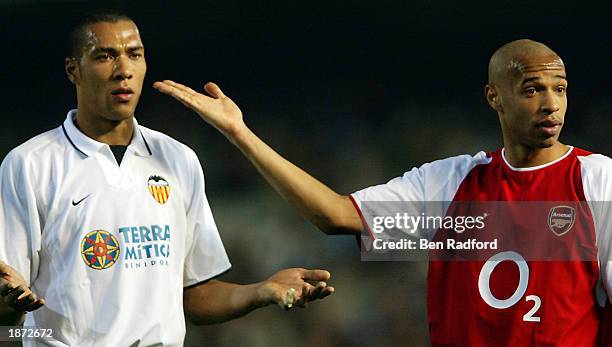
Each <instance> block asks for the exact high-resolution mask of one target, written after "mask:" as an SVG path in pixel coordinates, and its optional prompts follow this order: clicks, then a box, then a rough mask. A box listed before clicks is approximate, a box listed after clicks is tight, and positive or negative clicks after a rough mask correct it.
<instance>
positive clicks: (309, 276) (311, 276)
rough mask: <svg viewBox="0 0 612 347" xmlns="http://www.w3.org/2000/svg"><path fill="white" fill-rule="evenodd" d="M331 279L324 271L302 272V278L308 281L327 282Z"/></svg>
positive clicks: (327, 272)
mask: <svg viewBox="0 0 612 347" xmlns="http://www.w3.org/2000/svg"><path fill="white" fill-rule="evenodd" d="M330 277H331V274H330V273H329V271H326V270H306V269H304V270H303V272H302V278H303V279H305V280H309V281H327V280H328V279H329V278H330Z"/></svg>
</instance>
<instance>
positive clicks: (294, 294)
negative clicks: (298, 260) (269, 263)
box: [259, 268, 335, 309]
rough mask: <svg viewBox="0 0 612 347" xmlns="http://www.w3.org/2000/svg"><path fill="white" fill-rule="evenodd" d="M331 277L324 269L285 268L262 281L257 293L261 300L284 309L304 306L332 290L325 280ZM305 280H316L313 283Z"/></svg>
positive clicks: (330, 292)
mask: <svg viewBox="0 0 612 347" xmlns="http://www.w3.org/2000/svg"><path fill="white" fill-rule="evenodd" d="M330 277H331V275H330V273H329V272H327V271H325V270H307V269H301V268H295V269H285V270H282V271H279V272H277V273H275V274H274V275H272V277H270V278H268V279H267V280H266V281H264V282H263V283H262V285H261V287H260V290H259V293H260V297H261V299H262V301H263V302H265V303H266V304H268V303H276V304H278V305H280V306H281V307H283V308H285V309H290V308H291V307H293V306H298V307H306V305H307V303H308V302H310V301H313V300H317V299H323V298H324V297H326V296H328V295H330V294H332V293H333V292H334V290H335V289H334V287H331V286H328V285H327V283H326V281H327V280H329V278H330ZM307 281H313V282H317V283H316V284H315V285H312V284H310V283H309V282H307Z"/></svg>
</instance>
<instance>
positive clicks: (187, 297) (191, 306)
mask: <svg viewBox="0 0 612 347" xmlns="http://www.w3.org/2000/svg"><path fill="white" fill-rule="evenodd" d="M329 277H330V274H329V272H327V271H325V270H306V269H299V268H296V269H285V270H282V271H279V272H277V273H275V274H274V275H273V276H272V277H270V278H268V279H267V280H265V281H264V282H260V283H254V284H247V285H239V284H234V283H228V282H222V281H217V280H211V281H209V282H206V283H204V284H201V285H198V286H195V287H192V288H188V289H185V290H184V291H183V307H184V309H185V314H186V315H187V317H189V318H190V319H191V320H192V321H193V322H194V323H196V324H215V323H221V322H225V321H228V320H230V319H234V318H238V317H241V316H244V315H245V314H247V313H249V312H251V311H253V310H254V309H257V308H260V307H264V306H267V305H269V304H278V305H280V306H282V307H283V308H285V309H290V308H291V307H293V306H298V307H306V304H307V303H308V302H310V301H313V300H317V299H322V298H324V297H326V296H328V295H330V294H331V293H333V292H334V288H333V287H331V286H328V285H327V282H326V281H327V280H328V279H329ZM308 281H314V282H317V283H316V285H312V284H310V283H309V282H308Z"/></svg>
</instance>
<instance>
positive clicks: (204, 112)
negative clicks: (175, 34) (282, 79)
mask: <svg viewBox="0 0 612 347" xmlns="http://www.w3.org/2000/svg"><path fill="white" fill-rule="evenodd" d="M153 88H155V89H157V90H158V91H160V92H161V93H164V94H167V95H170V96H172V97H173V98H175V99H176V100H178V101H180V102H181V103H182V104H183V105H185V106H187V107H189V108H191V109H192V110H194V111H195V112H196V113H197V114H199V115H200V117H201V118H202V119H204V120H205V121H206V122H208V123H209V124H210V125H212V126H214V127H215V128H217V130H219V131H220V132H221V133H222V134H223V135H225V137H227V138H228V139H229V140H230V141H232V142H233V141H234V139H235V138H236V137H237V136H238V135H239V134H240V132H242V131H243V130H244V129H245V128H246V126H245V124H244V121H243V119H242V111H240V108H238V106H237V105H236V104H235V103H234V102H233V101H232V99H230V98H228V97H227V96H225V94H223V92H222V91H221V88H219V86H218V85H216V84H215V83H213V82H208V83H206V85H204V90H205V91H206V93H208V94H209V95H210V96H208V95H204V94H202V93H198V92H196V91H195V90H193V89H191V88H189V87H187V86H185V85H182V84H180V83H177V82H174V81H170V80H164V81H161V82H155V83H153Z"/></svg>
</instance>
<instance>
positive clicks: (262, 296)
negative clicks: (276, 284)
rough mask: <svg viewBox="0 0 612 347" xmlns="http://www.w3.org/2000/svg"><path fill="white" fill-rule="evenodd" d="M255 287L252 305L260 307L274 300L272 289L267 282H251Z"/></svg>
mask: <svg viewBox="0 0 612 347" xmlns="http://www.w3.org/2000/svg"><path fill="white" fill-rule="evenodd" d="M253 286H254V288H255V300H254V301H253V305H254V306H255V307H256V308H261V307H265V306H268V305H270V304H271V303H273V302H274V297H273V290H272V289H271V288H270V286H269V285H268V284H267V282H265V281H264V282H259V283H254V284H253Z"/></svg>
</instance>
